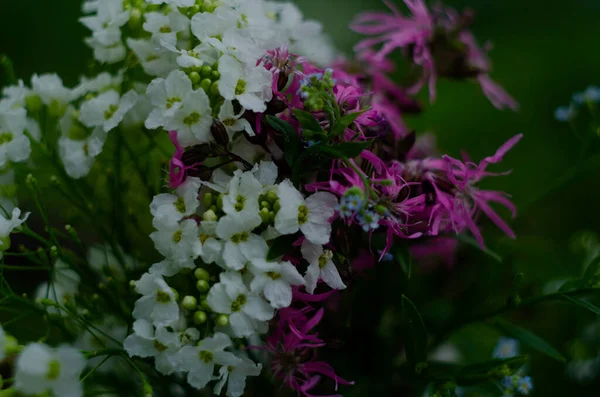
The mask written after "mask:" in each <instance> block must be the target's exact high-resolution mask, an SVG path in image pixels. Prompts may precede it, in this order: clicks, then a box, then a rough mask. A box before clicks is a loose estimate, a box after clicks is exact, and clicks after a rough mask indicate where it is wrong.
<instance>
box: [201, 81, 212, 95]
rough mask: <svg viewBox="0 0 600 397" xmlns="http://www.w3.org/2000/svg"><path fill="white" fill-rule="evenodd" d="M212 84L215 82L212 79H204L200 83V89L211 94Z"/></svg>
mask: <svg viewBox="0 0 600 397" xmlns="http://www.w3.org/2000/svg"><path fill="white" fill-rule="evenodd" d="M212 83H213V82H212V80H211V79H204V80H202V81H201V82H200V88H202V89H203V90H204V92H206V93H207V94H208V93H209V92H210V86H211V84H212Z"/></svg>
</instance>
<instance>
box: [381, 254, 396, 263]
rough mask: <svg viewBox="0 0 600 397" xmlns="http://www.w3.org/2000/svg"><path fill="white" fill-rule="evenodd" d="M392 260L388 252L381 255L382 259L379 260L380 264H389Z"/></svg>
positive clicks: (392, 257) (392, 256)
mask: <svg viewBox="0 0 600 397" xmlns="http://www.w3.org/2000/svg"><path fill="white" fill-rule="evenodd" d="M393 260H394V255H392V254H390V253H389V252H386V253H385V254H384V255H383V258H381V261H382V262H391V261H393Z"/></svg>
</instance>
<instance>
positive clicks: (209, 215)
mask: <svg viewBox="0 0 600 397" xmlns="http://www.w3.org/2000/svg"><path fill="white" fill-rule="evenodd" d="M202 219H203V220H205V221H207V222H213V221H216V220H217V219H219V217H218V216H217V214H215V212H214V211H213V210H211V209H209V210H208V211H206V212H205V213H204V214H202Z"/></svg>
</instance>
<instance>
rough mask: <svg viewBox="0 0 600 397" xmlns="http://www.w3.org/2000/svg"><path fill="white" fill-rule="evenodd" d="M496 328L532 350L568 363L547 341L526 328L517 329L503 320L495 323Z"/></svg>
mask: <svg viewBox="0 0 600 397" xmlns="http://www.w3.org/2000/svg"><path fill="white" fill-rule="evenodd" d="M494 326H495V327H496V328H497V329H498V330H499V331H500V332H502V333H503V334H504V335H506V336H510V337H511V338H515V339H517V340H519V341H520V342H522V343H523V344H525V345H527V346H529V347H531V348H532V349H535V350H537V351H539V352H540V353H544V354H546V355H547V356H549V357H552V358H553V359H555V360H557V361H560V362H565V361H566V359H565V357H564V356H563V355H562V354H561V353H560V352H559V351H558V350H556V349H555V348H553V347H552V346H550V345H549V344H548V342H546V341H545V340H543V339H542V338H540V337H539V336H537V335H536V334H534V333H533V332H531V331H529V330H527V329H525V328H521V327H517V326H516V325H513V324H510V323H508V322H506V321H502V320H498V321H496V322H494Z"/></svg>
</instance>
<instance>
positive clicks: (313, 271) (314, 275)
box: [304, 263, 321, 294]
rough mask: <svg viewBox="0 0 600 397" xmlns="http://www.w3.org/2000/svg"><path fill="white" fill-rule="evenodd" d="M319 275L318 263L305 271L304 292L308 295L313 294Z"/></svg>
mask: <svg viewBox="0 0 600 397" xmlns="http://www.w3.org/2000/svg"><path fill="white" fill-rule="evenodd" d="M320 275H321V269H319V264H318V263H313V264H311V265H310V266H309V267H308V269H306V274H305V275H304V280H305V281H306V291H308V293H309V294H312V293H313V292H315V288H317V281H319V276H320Z"/></svg>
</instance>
